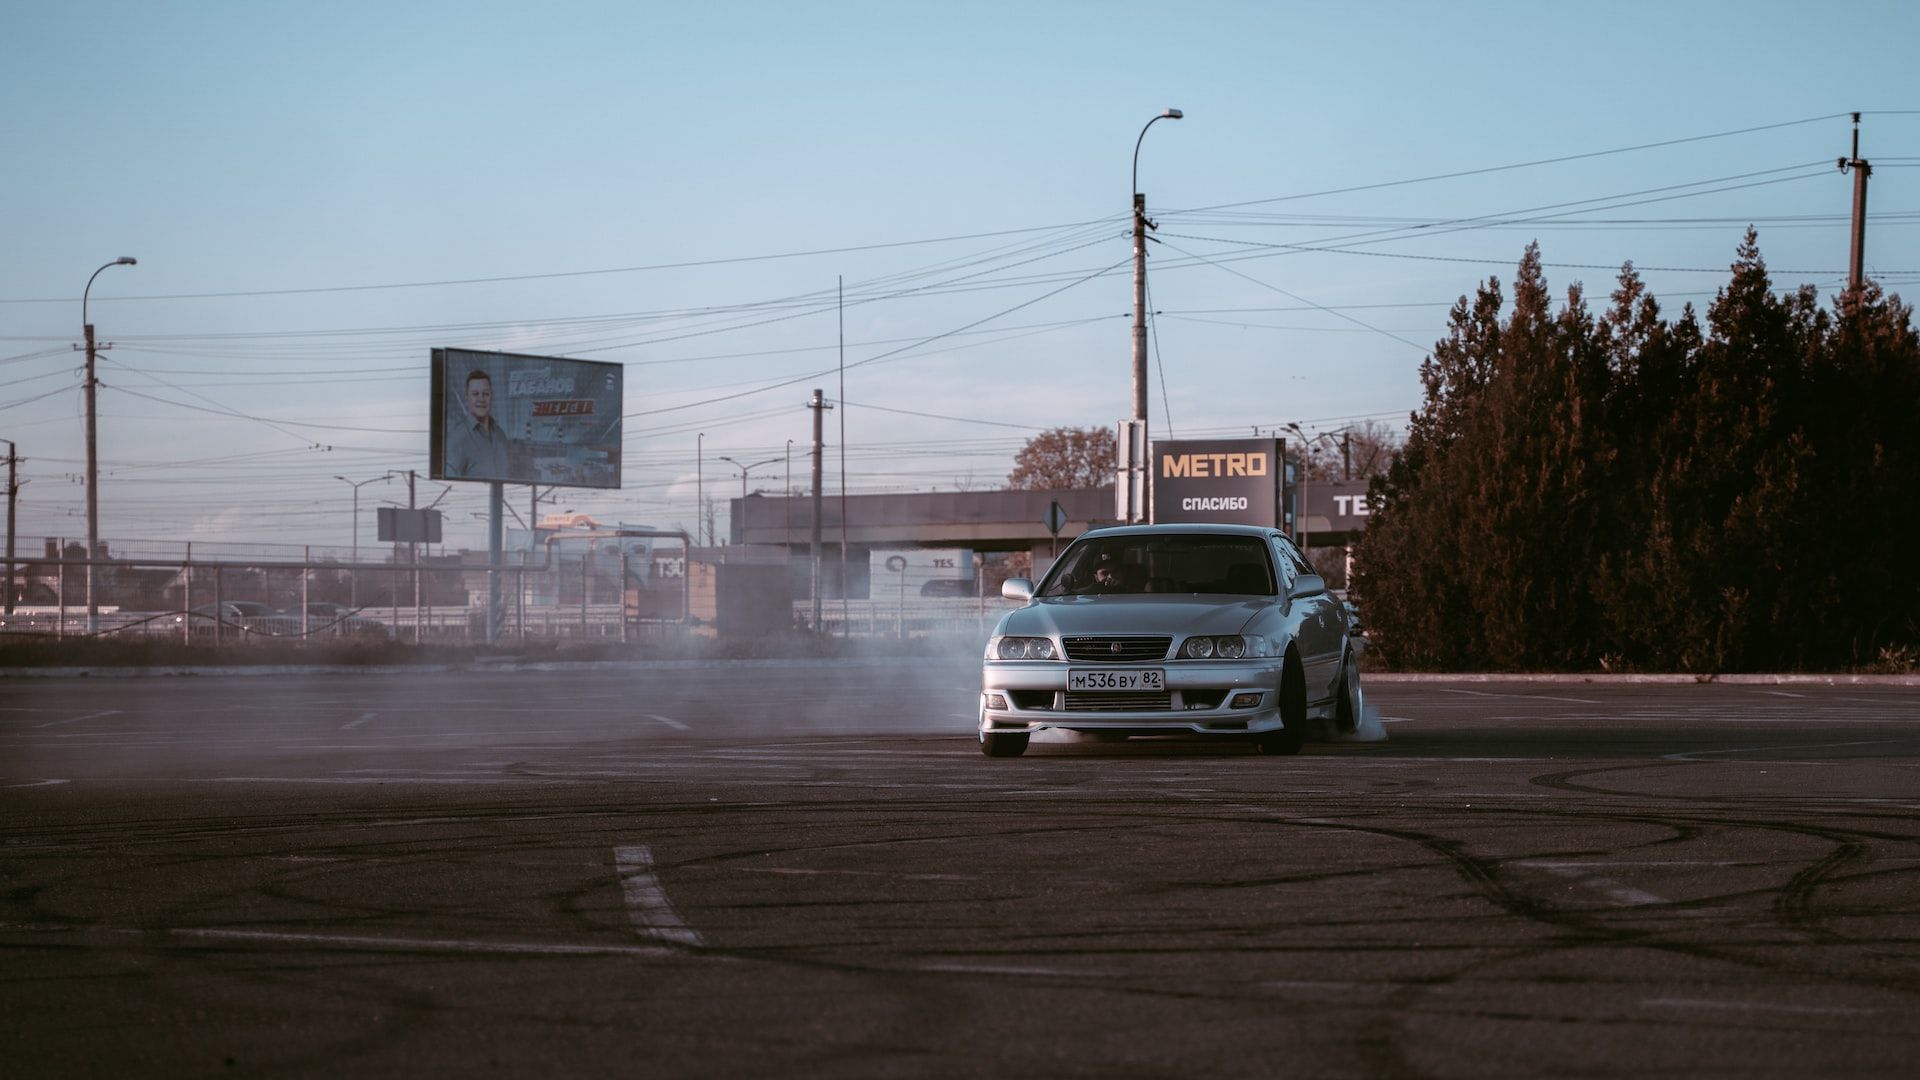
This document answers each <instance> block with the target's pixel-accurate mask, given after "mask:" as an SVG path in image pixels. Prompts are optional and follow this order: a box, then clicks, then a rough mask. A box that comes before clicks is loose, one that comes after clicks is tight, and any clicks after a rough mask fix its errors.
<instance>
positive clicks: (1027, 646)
mask: <svg viewBox="0 0 1920 1080" xmlns="http://www.w3.org/2000/svg"><path fill="white" fill-rule="evenodd" d="M987 659H989V660H1051V659H1053V639H1052V638H1043V637H1003V638H1001V639H999V640H998V641H995V642H994V643H993V645H992V646H991V647H990V648H989V649H988V650H987Z"/></svg>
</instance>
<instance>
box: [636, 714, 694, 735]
mask: <svg viewBox="0 0 1920 1080" xmlns="http://www.w3.org/2000/svg"><path fill="white" fill-rule="evenodd" d="M640 719H642V720H652V721H655V722H656V723H661V724H665V725H667V726H668V727H670V728H672V729H673V730H675V731H687V730H690V729H689V728H688V727H687V725H685V724H683V723H681V722H680V721H678V720H675V719H674V718H673V717H671V716H657V715H655V714H653V713H641V714H640Z"/></svg>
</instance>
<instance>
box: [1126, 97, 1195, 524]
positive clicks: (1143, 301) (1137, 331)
mask: <svg viewBox="0 0 1920 1080" xmlns="http://www.w3.org/2000/svg"><path fill="white" fill-rule="evenodd" d="M1183 115H1184V114H1183V113H1181V111H1180V110H1179V109H1166V110H1164V111H1162V112H1161V113H1160V115H1159V116H1156V117H1154V118H1153V119H1152V120H1149V121H1147V123H1146V125H1145V126H1144V127H1142V128H1141V129H1140V137H1139V138H1138V139H1135V140H1134V141H1133V421H1134V425H1135V426H1136V427H1137V428H1138V429H1139V431H1140V442H1141V449H1142V450H1143V451H1144V450H1145V448H1146V446H1147V229H1148V228H1149V227H1153V228H1158V226H1155V225H1153V223H1152V222H1150V221H1148V220H1147V197H1146V196H1145V195H1143V194H1141V192H1140V144H1141V143H1143V142H1145V141H1146V139H1147V128H1150V127H1152V126H1153V125H1154V124H1156V123H1158V122H1159V121H1161V120H1178V119H1180V117H1181V116H1183ZM1148 475H1149V476H1151V475H1152V474H1151V473H1149V474H1148ZM1128 482H1129V484H1131V482H1132V478H1131V477H1129V478H1128ZM1128 502H1129V507H1130V510H1131V513H1130V515H1129V516H1130V517H1131V519H1132V520H1134V521H1145V520H1146V510H1145V508H1144V507H1142V506H1139V505H1137V504H1135V503H1134V502H1133V500H1131V499H1129V500H1128Z"/></svg>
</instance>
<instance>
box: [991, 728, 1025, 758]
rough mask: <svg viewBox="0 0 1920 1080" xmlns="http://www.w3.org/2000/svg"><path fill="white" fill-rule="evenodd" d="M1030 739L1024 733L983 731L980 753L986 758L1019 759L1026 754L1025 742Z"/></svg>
mask: <svg viewBox="0 0 1920 1080" xmlns="http://www.w3.org/2000/svg"><path fill="white" fill-rule="evenodd" d="M1031 737H1032V736H1031V735H1030V734H1028V733H1027V732H1024V731H983V732H981V733H980V752H981V753H983V754H985V755H987V756H988V757H1019V756H1020V755H1021V754H1024V753H1026V752H1027V740H1028V739H1029V738H1031Z"/></svg>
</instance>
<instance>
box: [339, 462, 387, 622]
mask: <svg viewBox="0 0 1920 1080" xmlns="http://www.w3.org/2000/svg"><path fill="white" fill-rule="evenodd" d="M334 479H335V480H338V481H340V482H341V483H343V484H345V485H347V486H348V487H350V488H352V489H353V562H354V564H355V566H356V569H355V570H350V571H348V572H347V590H348V594H347V602H348V603H349V604H351V605H352V606H353V607H354V609H355V610H358V609H359V607H360V574H359V571H358V569H357V567H358V565H359V562H360V489H361V488H363V487H365V486H367V485H368V484H381V483H385V482H386V481H388V480H391V479H393V473H391V472H389V473H387V474H386V475H385V476H376V477H374V478H373V479H371V480H360V481H357V482H356V481H353V480H349V479H347V478H346V477H344V476H335V477H334ZM336 595H338V594H336Z"/></svg>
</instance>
